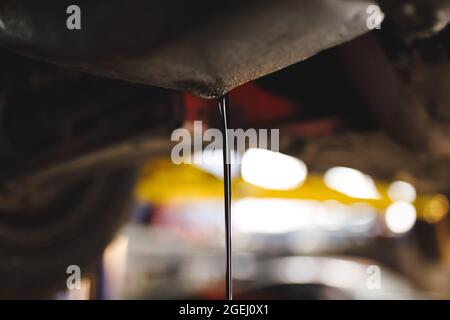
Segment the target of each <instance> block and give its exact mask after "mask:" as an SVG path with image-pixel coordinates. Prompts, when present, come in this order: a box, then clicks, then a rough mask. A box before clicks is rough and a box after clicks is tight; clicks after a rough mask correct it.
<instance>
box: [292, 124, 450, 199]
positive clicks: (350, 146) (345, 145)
mask: <svg viewBox="0 0 450 320" xmlns="http://www.w3.org/2000/svg"><path fill="white" fill-rule="evenodd" d="M286 150H287V152H291V153H295V154H296V156H298V157H299V158H300V159H302V160H304V161H305V162H306V164H307V165H308V168H309V169H311V170H312V171H320V172H323V171H325V170H327V169H329V168H331V167H335V166H344V167H350V168H355V169H358V170H361V171H363V172H365V173H367V174H370V175H372V176H374V177H375V178H377V179H379V180H385V181H393V180H395V179H401V180H406V181H410V182H412V183H414V186H415V187H416V188H417V190H418V191H419V192H423V193H445V194H450V186H449V184H448V181H450V171H449V170H448V167H449V166H448V165H449V164H448V158H446V157H441V156H435V155H431V154H429V153H424V152H422V153H418V152H414V151H410V150H407V149H405V148H402V147H401V146H399V145H397V144H395V143H394V142H393V141H392V140H391V139H389V137H387V136H386V135H385V134H384V133H381V132H374V133H365V134H346V135H340V136H334V137H331V138H324V139H314V140H310V141H308V143H307V144H306V146H305V147H304V148H302V149H301V150H299V149H297V150H298V151H297V152H294V150H292V149H291V150H290V149H289V148H287V149H286Z"/></svg>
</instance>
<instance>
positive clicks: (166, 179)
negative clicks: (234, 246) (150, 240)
mask: <svg viewBox="0 0 450 320" xmlns="http://www.w3.org/2000/svg"><path fill="white" fill-rule="evenodd" d="M389 186H390V185H389V184H386V183H381V182H378V181H375V187H376V190H377V191H378V193H379V195H380V196H379V198H377V199H358V198H352V197H349V196H347V195H345V194H343V193H341V192H338V191H335V190H333V189H331V188H329V187H327V185H326V184H325V182H324V178H323V176H321V175H317V174H309V175H308V177H307V178H306V180H305V182H304V183H303V184H302V185H300V186H299V187H296V188H293V189H290V190H271V189H264V188H260V187H257V186H254V185H252V184H250V183H247V182H245V181H244V180H243V179H242V178H236V179H234V180H233V182H232V189H233V199H235V200H238V199H242V198H281V199H307V200H317V201H326V200H334V201H338V202H340V203H343V204H354V203H365V204H369V205H371V206H372V207H374V208H376V209H378V210H379V211H380V212H381V213H384V211H385V210H386V209H387V208H388V207H389V206H390V205H391V204H393V200H392V199H391V198H390V197H389V196H388V190H389ZM136 196H137V199H138V200H140V201H143V202H151V203H154V204H157V205H163V204H166V203H174V202H186V201H193V200H205V199H213V198H217V199H221V198H222V197H223V182H222V180H221V179H219V178H217V177H215V176H214V175H212V174H209V173H207V172H205V171H203V170H201V169H200V168H198V167H196V166H193V165H188V164H183V165H175V164H173V163H172V162H171V161H170V159H158V160H154V161H152V162H151V163H150V164H148V165H146V166H145V167H144V168H143V170H142V174H141V179H140V181H139V183H138V184H137V187H136ZM413 205H414V207H415V208H416V210H417V216H418V218H419V219H423V220H425V221H427V222H429V223H437V222H439V221H441V220H442V219H443V218H444V217H445V216H446V215H447V214H448V211H449V202H448V199H447V197H446V196H444V195H420V194H419V195H417V198H416V200H415V201H414V202H413Z"/></svg>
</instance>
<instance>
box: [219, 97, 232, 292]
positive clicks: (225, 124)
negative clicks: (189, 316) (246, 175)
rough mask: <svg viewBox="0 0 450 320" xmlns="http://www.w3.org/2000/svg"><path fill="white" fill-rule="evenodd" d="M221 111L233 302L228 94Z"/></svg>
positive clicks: (228, 284) (228, 273) (227, 281)
mask: <svg viewBox="0 0 450 320" xmlns="http://www.w3.org/2000/svg"><path fill="white" fill-rule="evenodd" d="M219 111H220V116H221V120H222V139H223V140H222V150H223V185H224V202H225V252H226V268H225V270H226V275H225V296H226V299H227V300H233V277H232V266H231V262H232V259H231V258H232V254H231V158H230V155H231V152H230V144H229V139H228V125H229V113H228V94H225V95H224V96H222V97H221V98H220V99H219Z"/></svg>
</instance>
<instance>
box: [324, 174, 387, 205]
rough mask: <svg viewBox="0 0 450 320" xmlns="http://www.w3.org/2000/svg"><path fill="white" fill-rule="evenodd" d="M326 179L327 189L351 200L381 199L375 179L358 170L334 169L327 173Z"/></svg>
mask: <svg viewBox="0 0 450 320" xmlns="http://www.w3.org/2000/svg"><path fill="white" fill-rule="evenodd" d="M324 179H325V184H326V185H327V187H329V188H330V189H333V190H336V191H338V192H340V193H343V194H345V195H346V196H349V197H351V198H357V199H379V198H380V194H379V193H378V191H377V188H376V186H375V183H374V182H373V179H372V178H371V177H370V176H368V175H366V174H364V173H362V172H361V171H358V170H356V169H352V168H345V167H334V168H331V169H329V170H328V171H327V172H326V173H325V178H324Z"/></svg>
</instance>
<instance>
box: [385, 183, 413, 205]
mask: <svg viewBox="0 0 450 320" xmlns="http://www.w3.org/2000/svg"><path fill="white" fill-rule="evenodd" d="M388 196H389V198H391V200H392V201H405V202H411V203H412V202H414V201H415V200H416V197H417V193H416V189H415V188H414V187H413V186H412V185H411V184H410V183H408V182H404V181H395V182H393V183H392V184H391V185H390V186H389V189H388Z"/></svg>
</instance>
